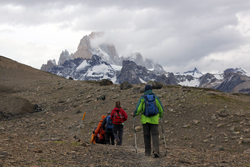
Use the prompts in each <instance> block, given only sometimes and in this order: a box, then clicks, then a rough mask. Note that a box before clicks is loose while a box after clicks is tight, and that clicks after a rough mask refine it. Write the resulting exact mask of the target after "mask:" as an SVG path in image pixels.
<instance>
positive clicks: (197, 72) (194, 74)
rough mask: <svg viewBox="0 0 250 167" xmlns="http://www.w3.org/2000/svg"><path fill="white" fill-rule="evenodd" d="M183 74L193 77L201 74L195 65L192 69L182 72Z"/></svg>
mask: <svg viewBox="0 0 250 167" xmlns="http://www.w3.org/2000/svg"><path fill="white" fill-rule="evenodd" d="M183 74H184V75H192V76H194V77H200V76H202V75H203V74H202V73H201V72H200V71H199V70H198V69H197V68H196V67H195V68H194V70H190V71H187V72H184V73H183Z"/></svg>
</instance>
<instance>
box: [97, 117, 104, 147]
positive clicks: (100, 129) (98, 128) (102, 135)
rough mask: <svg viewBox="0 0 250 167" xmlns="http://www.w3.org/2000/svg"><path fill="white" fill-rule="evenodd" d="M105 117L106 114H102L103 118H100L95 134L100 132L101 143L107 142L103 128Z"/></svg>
mask: <svg viewBox="0 0 250 167" xmlns="http://www.w3.org/2000/svg"><path fill="white" fill-rule="evenodd" d="M105 118H106V116H105V115H102V119H101V120H100V122H99V124H98V126H97V128H96V130H95V134H97V135H98V134H99V140H100V143H101V144H105V131H104V129H103V128H102V122H103V120H104V119H105Z"/></svg>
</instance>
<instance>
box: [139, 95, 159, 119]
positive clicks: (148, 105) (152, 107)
mask: <svg viewBox="0 0 250 167" xmlns="http://www.w3.org/2000/svg"><path fill="white" fill-rule="evenodd" d="M143 97H144V100H145V111H144V113H143V114H144V115H145V116H147V117H152V116H155V115H157V114H158V113H159V111H158V108H157V106H156V102H155V95H144V96H143Z"/></svg>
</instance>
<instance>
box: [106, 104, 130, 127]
mask: <svg viewBox="0 0 250 167" xmlns="http://www.w3.org/2000/svg"><path fill="white" fill-rule="evenodd" d="M119 110H120V111H119ZM117 111H119V112H120V113H121V114H122V115H123V120H122V123H123V122H124V121H126V120H127V119H128V114H127V113H126V112H125V111H124V110H123V109H122V108H120V109H119V108H118V107H115V108H114V109H113V110H112V111H111V115H110V118H111V119H112V122H113V124H115V125H119V123H115V122H114V118H113V116H114V113H116V112H117Z"/></svg>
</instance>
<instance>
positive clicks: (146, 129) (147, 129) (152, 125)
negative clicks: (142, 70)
mask: <svg viewBox="0 0 250 167" xmlns="http://www.w3.org/2000/svg"><path fill="white" fill-rule="evenodd" d="M147 95H154V93H153V91H152V86H151V85H146V86H145V93H144V95H143V96H141V98H140V100H139V101H138V103H137V105H136V110H135V112H134V113H132V116H137V115H139V114H140V113H141V123H142V126H143V135H144V143H145V155H146V156H150V155H151V135H152V140H153V154H154V157H156V158H157V157H159V130H158V124H159V118H162V116H163V106H162V104H161V101H160V99H159V98H158V97H157V96H156V95H154V97H155V100H154V101H155V103H152V104H154V106H153V107H155V106H156V107H157V109H158V112H157V113H155V114H153V115H148V116H146V115H147V113H146V112H145V111H146V110H147V111H148V109H146V108H148V107H146V106H149V105H145V101H146V102H148V100H146V99H148V98H147V97H146V96H147ZM151 97H152V96H151Z"/></svg>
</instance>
